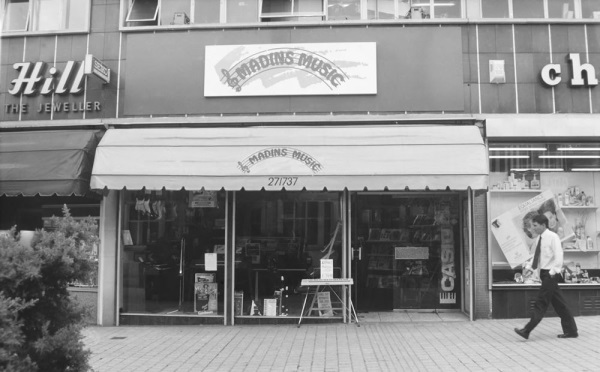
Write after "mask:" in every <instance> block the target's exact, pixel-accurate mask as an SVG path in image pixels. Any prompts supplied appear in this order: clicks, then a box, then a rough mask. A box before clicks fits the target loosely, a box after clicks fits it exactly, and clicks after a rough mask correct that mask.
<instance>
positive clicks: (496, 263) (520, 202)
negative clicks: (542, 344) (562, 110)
mask: <svg viewBox="0 0 600 372" xmlns="http://www.w3.org/2000/svg"><path fill="white" fill-rule="evenodd" d="M487 128H488V136H489V138H490V142H489V152H490V191H489V195H490V197H489V214H490V221H491V223H490V230H491V234H490V243H489V250H490V257H491V267H490V268H491V276H490V277H491V288H492V294H493V296H492V300H493V316H494V318H514V317H526V316H527V314H528V312H529V309H530V307H531V306H532V303H533V301H535V299H536V296H537V292H538V288H539V285H540V280H539V277H536V276H535V275H533V276H528V275H525V273H523V271H522V264H523V263H524V262H525V261H527V260H528V259H530V258H531V257H532V249H531V245H532V241H533V240H534V239H535V238H536V236H535V233H534V232H533V231H532V229H531V218H532V217H533V216H535V215H537V214H543V215H545V216H546V217H548V221H549V226H548V228H549V229H550V230H552V231H554V232H555V233H557V234H558V236H559V237H560V239H561V242H562V248H563V252H564V265H563V269H562V276H563V278H564V283H562V284H560V286H561V288H562V289H563V292H564V295H565V298H566V299H567V302H568V303H569V306H570V309H571V311H572V312H573V314H574V315H576V316H577V315H598V314H600V248H599V244H600V234H599V231H600V214H598V197H600V194H599V191H600V188H599V187H598V185H599V184H600V173H599V171H600V141H599V140H600V132H599V131H598V125H597V122H596V121H595V119H594V118H593V117H589V116H584V115H569V116H566V117H563V118H560V120H558V119H554V118H543V120H541V118H519V119H516V118H513V119H511V120H510V122H509V121H507V119H504V118H491V119H490V120H489V121H488V126H487ZM584 133H585V136H583V135H582V134H584ZM551 314H552V315H555V314H554V312H553V311H551Z"/></svg>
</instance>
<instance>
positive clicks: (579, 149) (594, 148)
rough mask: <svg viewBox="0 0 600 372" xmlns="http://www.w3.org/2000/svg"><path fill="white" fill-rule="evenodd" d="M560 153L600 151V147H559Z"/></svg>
mask: <svg viewBox="0 0 600 372" xmlns="http://www.w3.org/2000/svg"><path fill="white" fill-rule="evenodd" d="M557 150H558V151H600V147H559V148H557Z"/></svg>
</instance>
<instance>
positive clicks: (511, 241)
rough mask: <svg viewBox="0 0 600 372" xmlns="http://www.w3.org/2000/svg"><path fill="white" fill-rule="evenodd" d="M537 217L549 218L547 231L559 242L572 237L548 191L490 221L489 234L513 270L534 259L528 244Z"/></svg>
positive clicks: (532, 235) (570, 229)
mask: <svg viewBox="0 0 600 372" xmlns="http://www.w3.org/2000/svg"><path fill="white" fill-rule="evenodd" d="M538 214H543V215H545V216H546V217H547V218H548V229H549V230H551V231H554V232H555V233H556V234H558V236H559V237H560V239H561V241H565V240H568V239H570V238H572V237H573V236H574V233H573V229H572V228H571V225H570V224H569V223H568V221H567V218H566V217H565V214H564V213H563V211H562V210H561V209H560V207H559V206H558V204H557V203H556V200H555V199H554V194H553V193H552V191H550V190H546V191H544V192H542V193H541V194H539V195H536V196H535V197H533V198H531V199H529V200H527V201H525V202H523V203H521V204H518V205H517V206H515V207H514V208H512V209H511V210H509V211H507V212H505V213H503V214H501V215H500V216H497V217H495V218H492V224H491V225H492V234H493V235H494V238H495V239H496V241H497V242H498V245H499V246H500V249H501V250H502V252H503V253H504V256H505V257H506V260H507V261H508V264H509V265H510V267H511V268H513V269H514V268H516V267H517V266H520V265H522V264H523V263H525V262H526V261H527V260H529V259H530V258H531V257H532V256H533V249H532V248H531V245H532V243H533V242H534V241H535V238H536V237H537V235H536V234H535V232H534V231H533V228H532V226H531V219H532V218H533V217H534V216H535V215H538Z"/></svg>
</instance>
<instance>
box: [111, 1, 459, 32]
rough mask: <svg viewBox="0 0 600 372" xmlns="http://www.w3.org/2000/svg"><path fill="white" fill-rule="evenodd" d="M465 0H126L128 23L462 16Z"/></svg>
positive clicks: (126, 19) (174, 23) (172, 23)
mask: <svg viewBox="0 0 600 372" xmlns="http://www.w3.org/2000/svg"><path fill="white" fill-rule="evenodd" d="M464 1H465V0H123V4H125V5H124V8H123V11H124V14H125V17H124V18H125V19H124V20H125V26H127V27H136V26H169V25H186V24H208V23H256V22H284V21H344V20H368V19H403V18H416V19H422V18H461V17H463V16H464V15H463V8H464Z"/></svg>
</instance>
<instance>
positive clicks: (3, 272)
mask: <svg viewBox="0 0 600 372" xmlns="http://www.w3.org/2000/svg"><path fill="white" fill-rule="evenodd" d="M52 222H53V226H54V227H55V229H54V230H52V231H38V232H37V233H36V236H35V237H34V239H33V241H32V247H24V246H22V245H20V244H19V242H18V236H16V235H15V234H14V232H15V229H14V228H13V230H12V235H13V236H9V237H2V238H0V334H1V336H0V371H2V370H6V371H13V370H14V371H21V370H23V371H34V370H40V371H84V370H88V369H89V365H88V359H89V355H90V351H88V350H84V345H83V342H82V337H83V336H82V335H81V329H82V327H83V325H84V323H83V321H84V316H85V309H83V308H82V307H80V306H79V305H77V304H76V303H75V302H73V301H71V298H70V297H69V292H68V291H67V287H68V284H69V283H72V282H75V281H82V282H87V281H89V278H90V276H91V275H95V273H94V270H95V267H96V266H95V262H94V261H93V260H90V256H91V251H92V249H93V247H94V246H95V245H97V244H98V235H97V231H98V226H97V225H96V222H95V221H94V220H93V219H91V218H89V219H85V220H81V221H78V220H75V219H74V218H73V217H72V216H71V214H70V212H69V209H68V208H67V206H66V205H65V206H64V208H63V217H53V219H52Z"/></svg>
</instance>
